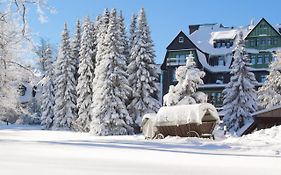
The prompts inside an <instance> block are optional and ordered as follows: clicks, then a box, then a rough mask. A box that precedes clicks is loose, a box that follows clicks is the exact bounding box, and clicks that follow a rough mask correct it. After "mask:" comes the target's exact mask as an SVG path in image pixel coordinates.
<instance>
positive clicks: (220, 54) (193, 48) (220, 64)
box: [161, 18, 281, 108]
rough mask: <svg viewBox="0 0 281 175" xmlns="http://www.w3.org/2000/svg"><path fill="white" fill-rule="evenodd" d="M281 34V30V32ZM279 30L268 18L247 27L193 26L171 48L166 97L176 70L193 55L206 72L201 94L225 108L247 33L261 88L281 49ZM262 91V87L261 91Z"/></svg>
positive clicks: (164, 77)
mask: <svg viewBox="0 0 281 175" xmlns="http://www.w3.org/2000/svg"><path fill="white" fill-rule="evenodd" d="M280 31H281V30H280ZM280 31H279V26H272V25H271V24H269V23H268V22H267V21H266V20H265V19H264V18H263V19H261V20H260V21H259V22H258V23H257V24H256V25H254V24H253V23H252V22H251V24H250V25H248V26H246V27H240V28H234V27H224V26H223V25H221V24H200V25H191V26H189V34H188V35H186V34H185V33H184V32H182V31H181V32H179V34H178V35H177V36H176V37H175V38H174V40H173V41H172V42H171V43H170V44H169V45H168V47H167V51H166V54H165V58H164V61H163V63H162V65H161V70H162V81H161V82H162V94H163V95H165V94H166V93H167V92H168V90H169V86H170V85H175V84H176V83H177V82H176V78H175V71H176V68H177V67H179V66H181V65H185V63H186V56H187V55H189V54H193V56H194V59H195V61H196V63H197V67H198V68H199V69H201V70H203V71H205V73H206V75H205V77H204V78H203V80H204V85H202V86H200V88H199V90H200V91H203V92H205V93H206V94H207V95H208V102H209V103H212V104H214V105H215V106H216V107H217V108H220V107H222V102H223V95H222V90H223V89H224V88H225V86H226V84H227V83H228V82H229V81H230V77H231V75H230V66H231V63H232V59H233V58H232V56H233V50H234V48H235V46H236V40H237V38H238V34H239V33H240V32H242V33H243V39H244V40H245V45H246V51H247V53H248V54H249V58H250V60H251V63H252V68H251V71H252V72H254V74H255V76H256V79H257V81H258V82H259V86H261V85H262V84H263V83H264V81H265V80H266V76H267V75H268V65H269V64H270V63H271V62H272V61H273V60H274V57H273V54H274V53H276V51H277V50H279V49H281V34H280ZM257 88H258V87H257Z"/></svg>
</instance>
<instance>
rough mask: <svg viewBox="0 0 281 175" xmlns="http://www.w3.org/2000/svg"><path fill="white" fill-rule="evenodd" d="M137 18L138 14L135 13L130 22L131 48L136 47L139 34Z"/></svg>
mask: <svg viewBox="0 0 281 175" xmlns="http://www.w3.org/2000/svg"><path fill="white" fill-rule="evenodd" d="M137 18H138V16H137V15H136V14H133V16H132V17H131V24H130V37H129V48H130V50H131V48H133V47H134V45H135V43H136V36H137V33H136V32H137Z"/></svg>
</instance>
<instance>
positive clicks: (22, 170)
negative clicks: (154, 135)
mask: <svg viewBox="0 0 281 175" xmlns="http://www.w3.org/2000/svg"><path fill="white" fill-rule="evenodd" d="M0 128H1V129H0V142H1V144H0V174H9V175H17V174H29V175H32V174H38V173H40V174H46V175H49V174H62V173H63V174H70V175H72V174H73V175H74V174H99V175H100V174H101V175H103V174H104V175H110V174H128V175H129V174H149V175H150V174H151V175H157V174H181V175H182V174H195V175H196V174H211V175H213V174H216V175H217V174H226V173H227V174H230V175H232V174H233V175H237V174H246V173H250V174H270V175H274V174H276V175H277V174H279V173H280V171H281V166H280V163H281V156H280V154H277V152H276V151H281V146H280V145H281V139H280V135H281V134H280V131H281V127H275V128H272V129H269V130H263V131H259V132H257V133H254V134H252V135H248V136H245V137H241V138H234V137H229V138H219V139H218V140H215V141H213V140H208V139H198V138H179V137H168V138H165V139H163V140H145V139H144V137H143V136H141V135H138V136H107V137H96V136H91V135H89V134H85V133H74V132H67V131H45V130H40V128H30V127H23V128H18V127H8V128H7V127H6V126H4V127H2V126H1V127H0ZM278 138H279V139H278ZM262 140H263V142H261V141H262ZM266 142H268V144H266ZM258 143H260V144H258ZM278 146H279V147H278Z"/></svg>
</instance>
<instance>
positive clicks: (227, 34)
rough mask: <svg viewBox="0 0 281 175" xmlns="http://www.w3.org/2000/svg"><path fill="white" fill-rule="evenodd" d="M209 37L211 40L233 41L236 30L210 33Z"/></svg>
mask: <svg viewBox="0 0 281 175" xmlns="http://www.w3.org/2000/svg"><path fill="white" fill-rule="evenodd" d="M211 35H212V38H211V40H228V39H231V40H234V39H235V37H236V35H237V30H229V31H218V32H212V33H211Z"/></svg>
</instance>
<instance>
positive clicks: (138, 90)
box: [128, 8, 160, 130]
mask: <svg viewBox="0 0 281 175" xmlns="http://www.w3.org/2000/svg"><path fill="white" fill-rule="evenodd" d="M137 20H138V21H137V22H138V26H137V31H136V32H135V33H136V36H135V39H132V37H134V36H131V42H132V43H131V48H130V49H131V50H130V58H129V60H130V64H129V66H128V74H129V75H130V76H129V84H130V87H131V88H132V89H133V91H132V92H133V93H132V95H131V102H130V104H129V105H128V110H129V113H130V115H131V117H132V118H133V122H134V128H135V129H136V130H138V129H139V126H140V124H141V118H142V117H143V115H144V114H146V113H152V112H157V111H158V109H159V108H160V102H159V100H158V96H157V95H158V91H159V89H158V87H157V79H158V74H157V69H156V64H155V60H154V59H155V51H154V49H153V42H152V39H151V36H150V29H149V26H148V24H147V19H146V15H145V12H144V9H143V8H142V9H141V10H140V13H139V15H138V19H137ZM133 23H134V22H133ZM132 28H133V27H132ZM131 30H134V29H131ZM134 40H135V41H134Z"/></svg>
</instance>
